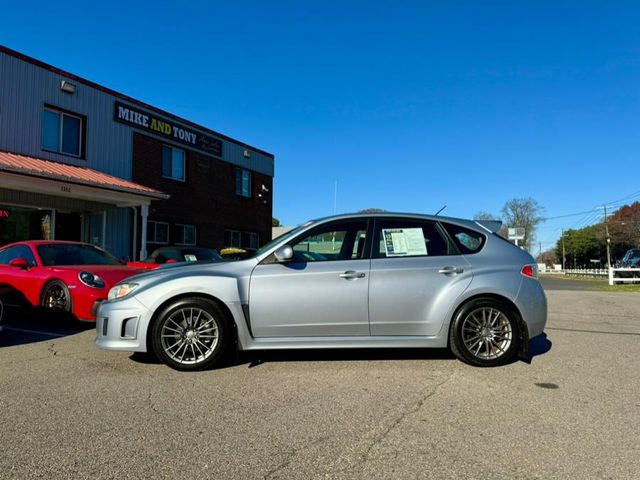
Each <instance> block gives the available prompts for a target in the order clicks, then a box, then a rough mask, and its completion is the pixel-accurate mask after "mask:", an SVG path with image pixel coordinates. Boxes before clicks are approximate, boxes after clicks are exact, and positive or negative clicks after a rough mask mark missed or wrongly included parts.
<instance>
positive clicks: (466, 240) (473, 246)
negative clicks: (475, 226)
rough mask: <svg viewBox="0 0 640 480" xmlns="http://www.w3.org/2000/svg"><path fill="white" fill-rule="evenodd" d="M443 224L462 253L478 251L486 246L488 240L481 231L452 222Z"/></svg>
mask: <svg viewBox="0 0 640 480" xmlns="http://www.w3.org/2000/svg"><path fill="white" fill-rule="evenodd" d="M442 226H443V227H444V229H445V230H446V231H447V233H448V234H449V236H450V237H451V238H452V239H453V243H455V245H456V247H458V250H460V253H462V254H472V253H478V252H479V251H480V250H482V247H484V244H485V242H486V240H487V237H485V236H484V235H483V234H481V233H480V232H476V231H475V230H471V229H469V228H465V227H461V226H459V225H454V224H452V223H443V224H442Z"/></svg>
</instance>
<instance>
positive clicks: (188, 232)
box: [175, 223, 196, 245]
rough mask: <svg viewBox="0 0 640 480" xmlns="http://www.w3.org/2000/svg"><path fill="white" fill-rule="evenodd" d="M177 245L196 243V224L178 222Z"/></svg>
mask: <svg viewBox="0 0 640 480" xmlns="http://www.w3.org/2000/svg"><path fill="white" fill-rule="evenodd" d="M175 230H176V245H195V244H196V226H195V225H182V224H179V223H178V224H176V228H175Z"/></svg>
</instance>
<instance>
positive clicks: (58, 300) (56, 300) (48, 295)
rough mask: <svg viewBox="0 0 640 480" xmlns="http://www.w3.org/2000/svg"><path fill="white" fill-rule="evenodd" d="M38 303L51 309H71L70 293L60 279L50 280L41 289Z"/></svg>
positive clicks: (66, 310)
mask: <svg viewBox="0 0 640 480" xmlns="http://www.w3.org/2000/svg"><path fill="white" fill-rule="evenodd" d="M40 305H41V306H42V307H44V308H49V309H51V310H64V311H65V312H69V311H71V294H70V293H69V289H68V288H67V286H66V285H65V284H64V283H62V282H61V281H60V280H51V281H50V282H49V283H47V284H46V285H45V286H44V288H43V289H42V294H41V295H40Z"/></svg>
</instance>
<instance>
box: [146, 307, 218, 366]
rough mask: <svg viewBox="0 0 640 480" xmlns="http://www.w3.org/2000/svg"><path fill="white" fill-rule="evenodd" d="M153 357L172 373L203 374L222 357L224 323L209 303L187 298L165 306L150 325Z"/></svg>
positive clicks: (216, 309)
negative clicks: (169, 368) (174, 371)
mask: <svg viewBox="0 0 640 480" xmlns="http://www.w3.org/2000/svg"><path fill="white" fill-rule="evenodd" d="M151 341H152V345H153V350H154V352H155V354H156V355H157V356H158V358H160V360H162V361H163V362H164V363H166V364H167V365H168V366H170V367H171V368H174V369H176V370H203V369H205V368H209V367H211V366H213V365H214V364H215V363H216V362H217V361H218V360H219V359H220V357H221V356H222V354H223V352H224V348H225V344H226V341H227V319H226V317H225V315H224V313H223V312H222V311H221V310H220V308H219V307H218V306H217V305H216V304H215V303H214V302H212V301H210V300H207V299H204V298H198V297H191V298H184V299H181V300H178V301H177V302H175V303H173V304H171V305H169V306H167V307H166V308H164V309H163V311H162V312H160V314H159V315H158V317H157V319H156V320H155V322H154V323H153V327H152V331H151Z"/></svg>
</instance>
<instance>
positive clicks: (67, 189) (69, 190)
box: [60, 186, 71, 193]
mask: <svg viewBox="0 0 640 480" xmlns="http://www.w3.org/2000/svg"><path fill="white" fill-rule="evenodd" d="M60 191H61V192H64V193H71V187H65V186H62V187H60Z"/></svg>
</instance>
